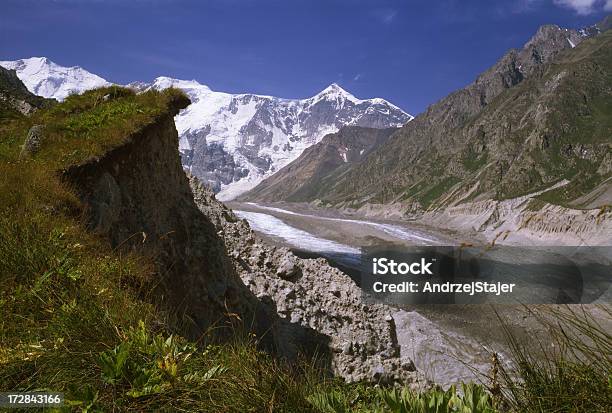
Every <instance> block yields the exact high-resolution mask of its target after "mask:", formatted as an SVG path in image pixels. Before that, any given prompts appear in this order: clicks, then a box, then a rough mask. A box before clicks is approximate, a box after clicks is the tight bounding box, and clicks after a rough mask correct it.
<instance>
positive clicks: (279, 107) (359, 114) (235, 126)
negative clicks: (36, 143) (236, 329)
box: [0, 57, 412, 199]
mask: <svg viewBox="0 0 612 413" xmlns="http://www.w3.org/2000/svg"><path fill="white" fill-rule="evenodd" d="M0 66H3V67H5V68H7V69H13V70H15V71H16V73H17V76H18V77H19V78H20V79H21V80H22V81H23V83H24V84H25V85H26V86H27V88H28V89H29V90H30V91H31V92H32V93H34V94H36V95H40V96H43V97H47V98H56V99H58V100H62V99H65V98H66V97H67V96H68V95H69V94H71V93H80V92H83V91H85V90H88V89H92V88H96V87H101V86H106V85H110V82H108V81H106V80H105V79H103V78H101V77H99V76H97V75H95V74H92V73H90V72H88V71H86V70H85V69H83V68H80V67H70V68H67V67H63V66H60V65H57V64H55V63H53V62H52V61H50V60H49V59H47V58H45V57H33V58H29V59H21V60H16V61H0ZM128 86H129V87H132V88H134V89H137V90H140V91H143V90H147V89H149V88H154V89H164V88H168V87H177V88H180V89H182V90H183V91H185V92H186V93H187V94H188V95H189V97H190V98H191V100H192V105H191V106H190V107H189V108H187V109H186V110H184V111H182V112H181V113H180V114H179V115H177V117H176V119H175V121H176V125H177V129H178V132H179V136H180V143H179V149H180V151H181V156H182V162H183V166H184V167H185V168H186V169H188V170H190V171H191V172H192V173H193V174H194V175H196V176H197V177H198V178H200V179H201V180H202V181H204V182H206V183H208V184H209V185H210V186H211V187H212V188H213V190H214V191H215V192H219V193H218V197H219V198H220V199H231V198H233V197H235V196H236V195H239V194H241V193H243V192H244V191H246V190H248V189H251V188H252V187H254V186H256V185H257V184H258V183H259V182H260V181H261V180H263V179H264V178H266V177H268V176H271V175H272V174H273V173H274V172H276V171H278V170H279V169H281V168H282V167H284V166H285V165H287V164H289V163H290V162H291V161H293V160H294V159H296V158H297V157H298V156H299V155H300V154H301V153H302V152H303V151H304V149H306V148H308V147H310V146H311V145H313V144H315V143H317V142H319V141H320V140H321V139H322V138H323V137H324V136H325V135H327V134H328V133H333V132H337V131H338V130H339V129H340V128H342V127H343V126H347V125H350V126H363V127H371V128H389V127H399V126H402V125H404V124H405V123H406V122H408V121H410V120H411V119H412V116H411V115H409V114H407V113H406V112H404V111H403V110H401V109H400V108H398V107H397V106H395V105H393V104H391V103H389V102H387V101H386V100H384V99H380V98H375V99H365V100H362V99H358V98H356V97H355V96H353V95H352V94H350V93H349V92H347V91H345V90H344V89H342V88H341V87H340V86H339V85H337V84H332V85H330V86H329V87H327V88H326V89H324V90H323V91H321V92H320V93H318V94H316V95H315V96H313V97H311V98H308V99H282V98H277V97H273V96H261V95H255V94H230V93H223V92H216V91H213V90H211V89H210V88H209V87H207V86H205V85H202V84H200V83H198V82H196V81H195V80H191V81H185V80H178V79H172V78H168V77H159V78H157V79H155V80H154V81H153V82H151V83H145V82H134V83H131V84H130V85H128Z"/></svg>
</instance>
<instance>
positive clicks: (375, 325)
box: [190, 176, 428, 387]
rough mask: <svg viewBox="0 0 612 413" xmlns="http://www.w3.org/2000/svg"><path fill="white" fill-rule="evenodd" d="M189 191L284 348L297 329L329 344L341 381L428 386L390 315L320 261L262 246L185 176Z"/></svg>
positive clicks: (299, 339) (243, 224)
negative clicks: (267, 309) (269, 311)
mask: <svg viewBox="0 0 612 413" xmlns="http://www.w3.org/2000/svg"><path fill="white" fill-rule="evenodd" d="M190 184H191V187H192V189H193V193H194V197H195V202H196V204H197V205H198V207H199V208H200V210H201V211H202V212H203V213H204V215H206V216H207V217H209V218H210V219H211V221H212V222H213V223H214V225H215V227H216V229H217V231H218V234H219V235H220V236H221V237H222V238H223V240H224V241H225V245H226V248H227V250H228V253H229V255H230V257H231V259H232V261H233V263H234V267H235V268H236V271H237V272H238V274H239V276H240V278H241V279H242V280H243V281H244V283H245V284H246V285H247V287H248V288H249V289H250V290H251V291H252V292H253V293H254V294H255V295H256V296H257V297H258V298H259V299H260V300H262V301H263V302H265V303H269V304H270V305H271V306H272V307H273V308H274V309H275V311H276V313H277V314H278V316H279V318H280V319H281V320H282V322H283V323H280V324H277V326H276V328H277V334H279V335H280V336H281V337H283V340H285V342H286V343H288V344H291V343H300V342H303V340H304V339H303V337H301V336H300V335H296V326H297V327H301V328H306V329H309V330H314V331H316V332H318V333H320V334H323V335H324V336H325V337H327V343H326V345H327V348H328V349H329V350H330V354H329V357H330V360H329V361H330V363H331V368H332V371H333V372H334V373H335V374H337V375H339V376H340V377H343V378H344V379H346V380H347V381H350V382H354V381H363V380H365V381H373V382H382V383H394V382H396V383H403V384H406V385H410V386H411V387H422V386H426V385H427V384H428V382H427V380H425V379H424V376H423V374H422V373H421V372H417V371H416V368H415V366H414V363H413V361H412V360H411V355H406V354H401V352H400V350H401V349H400V344H399V343H398V338H397V331H396V326H395V320H394V318H393V314H394V313H397V310H396V309H392V308H390V307H386V306H383V305H379V304H371V303H367V302H366V301H365V299H364V297H363V294H362V292H361V290H360V289H359V288H358V287H357V285H356V284H355V283H354V282H353V281H352V280H351V278H350V277H349V276H348V275H346V274H344V273H343V272H341V271H340V270H338V269H336V268H333V267H331V266H330V265H329V264H328V263H327V261H326V260H325V259H322V258H319V259H300V258H298V257H296V256H295V255H294V254H293V253H292V252H291V251H290V250H289V249H287V248H282V247H274V246H271V245H268V244H266V243H265V242H264V241H263V240H262V239H260V238H259V237H258V236H257V235H256V234H255V233H254V232H253V231H252V230H251V228H250V227H249V224H248V223H247V222H246V220H242V219H239V218H238V217H237V216H236V215H234V213H233V212H232V211H231V210H230V209H229V208H227V207H226V206H225V205H224V204H222V203H220V202H219V201H217V200H216V199H215V196H214V194H213V192H212V191H211V190H209V189H207V188H206V187H204V186H202V185H201V184H200V183H199V181H198V179H197V178H196V177H194V176H191V177H190Z"/></svg>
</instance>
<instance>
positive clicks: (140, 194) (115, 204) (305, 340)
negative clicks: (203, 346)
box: [63, 101, 425, 385]
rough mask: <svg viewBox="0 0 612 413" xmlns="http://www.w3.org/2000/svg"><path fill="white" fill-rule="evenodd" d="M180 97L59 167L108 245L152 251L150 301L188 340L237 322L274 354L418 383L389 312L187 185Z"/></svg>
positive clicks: (346, 373) (351, 375)
mask: <svg viewBox="0 0 612 413" xmlns="http://www.w3.org/2000/svg"><path fill="white" fill-rule="evenodd" d="M186 103H187V102H184V101H178V102H176V105H175V106H174V112H170V113H165V114H164V115H162V116H159V117H157V118H156V119H155V120H154V121H153V122H151V123H149V124H148V125H146V126H144V127H143V128H141V129H139V130H138V131H137V132H135V133H133V134H132V135H130V136H129V137H128V138H127V139H125V141H124V142H123V143H122V144H120V145H118V146H116V147H114V148H113V149H111V150H109V151H107V152H106V153H104V154H103V155H102V156H99V157H95V158H92V159H89V160H88V161H86V162H84V163H81V164H78V165H75V166H72V167H70V168H68V169H67V170H65V171H64V172H63V177H64V179H65V181H67V182H69V183H70V184H71V185H72V186H73V187H74V188H75V190H76V192H77V193H78V194H79V196H80V198H81V199H82V200H83V202H84V204H85V205H86V206H87V210H86V219H87V222H88V225H89V227H90V228H91V230H92V231H95V232H96V233H98V234H99V235H100V236H102V237H105V238H108V239H109V240H110V242H111V244H112V246H113V247H114V249H115V250H117V251H125V252H129V251H137V252H138V253H144V254H146V255H147V256H150V257H153V259H154V261H155V262H156V268H157V274H158V276H159V286H158V287H157V288H156V293H157V295H156V297H160V298H161V299H162V300H163V301H162V302H163V304H164V307H165V308H166V309H170V310H171V311H172V312H174V313H176V314H178V315H179V316H180V317H181V318H183V321H185V320H186V323H187V324H188V326H189V329H190V332H191V335H192V336H193V337H199V336H200V335H201V334H202V333H203V332H204V331H206V330H207V329H210V328H211V327H215V329H216V331H218V336H219V337H220V338H224V337H228V336H229V335H231V334H234V333H235V332H236V330H235V329H237V328H244V327H246V328H247V329H248V330H252V331H253V332H254V333H255V334H256V335H257V337H258V340H259V341H260V343H261V344H262V346H263V347H264V348H266V349H268V350H269V351H271V352H273V353H274V354H276V355H277V356H279V357H281V358H283V359H285V360H288V361H294V360H297V359H298V357H299V356H300V354H305V355H308V356H314V355H317V356H318V357H319V358H320V359H321V361H322V362H323V363H324V365H325V366H326V367H327V368H329V369H330V371H332V372H334V373H336V374H338V375H340V376H341V377H344V378H345V379H347V380H349V381H361V380H366V381H374V382H378V381H384V382H402V383H406V384H413V385H422V384H423V383H425V382H424V381H423V380H422V377H421V376H420V375H419V373H417V372H416V371H415V368H414V365H413V364H412V363H411V361H410V360H409V359H406V358H403V359H402V358H401V357H400V354H399V345H398V344H397V338H396V335H395V327H394V321H393V318H392V317H391V311H390V310H389V309H388V308H386V307H382V306H367V305H366V303H365V302H364V300H363V298H362V297H361V292H360V290H359V289H358V288H357V286H356V285H355V284H354V283H353V282H352V281H351V279H350V278H349V277H348V276H346V275H345V274H343V273H342V272H340V271H339V270H337V269H334V268H332V267H330V266H329V265H327V263H326V261H325V260H322V259H319V260H301V259H298V258H297V257H295V256H294V255H293V254H292V253H291V252H290V251H289V250H287V249H283V248H274V247H271V246H267V245H266V244H264V243H263V242H262V241H261V240H260V239H258V238H257V237H256V236H255V235H254V233H253V232H252V231H251V229H250V228H249V226H248V224H247V223H246V222H245V221H242V220H240V219H238V218H237V217H236V216H235V215H234V214H233V213H232V212H231V211H230V210H229V209H227V208H226V207H225V206H224V205H223V204H220V203H219V202H217V201H216V200H215V199H214V195H213V193H212V192H210V191H208V190H206V189H204V188H203V187H202V186H201V185H199V183H198V182H197V180H196V179H195V178H193V177H191V178H190V181H188V178H187V177H186V176H185V173H184V171H183V168H182V166H181V162H180V157H179V152H178V134H177V131H176V128H175V126H174V121H173V116H174V115H175V114H176V111H178V110H179V109H180V108H181V107H184V106H185V105H186ZM190 184H191V188H190ZM192 188H193V189H192ZM194 197H195V201H194ZM223 327H227V328H223Z"/></svg>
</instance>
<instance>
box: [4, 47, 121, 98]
mask: <svg viewBox="0 0 612 413" xmlns="http://www.w3.org/2000/svg"><path fill="white" fill-rule="evenodd" d="M0 66H2V67H4V68H6V69H13V70H15V71H16V72H17V77H19V79H21V81H22V82H23V83H24V84H25V85H26V87H27V88H28V90H29V91H30V92H32V93H34V94H35V95H38V96H42V97H45V98H55V99H57V100H63V99H65V98H66V97H67V96H68V95H70V94H71V93H81V92H84V91H86V90H89V89H94V88H97V87H101V86H108V85H110V83H109V82H107V81H106V80H104V79H102V78H101V77H100V76H97V75H94V74H93V73H89V72H88V71H87V70H85V69H83V68H81V67H79V66H74V67H64V66H60V65H58V64H55V63H53V62H52V61H50V60H49V59H47V58H46V57H31V58H29V59H19V60H15V61H0Z"/></svg>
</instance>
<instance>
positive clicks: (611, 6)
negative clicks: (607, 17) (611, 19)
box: [604, 0, 612, 11]
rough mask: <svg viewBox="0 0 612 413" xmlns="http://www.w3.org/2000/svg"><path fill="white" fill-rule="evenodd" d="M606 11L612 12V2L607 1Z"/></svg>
mask: <svg viewBox="0 0 612 413" xmlns="http://www.w3.org/2000/svg"><path fill="white" fill-rule="evenodd" d="M604 11H612V0H606V4H604Z"/></svg>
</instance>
